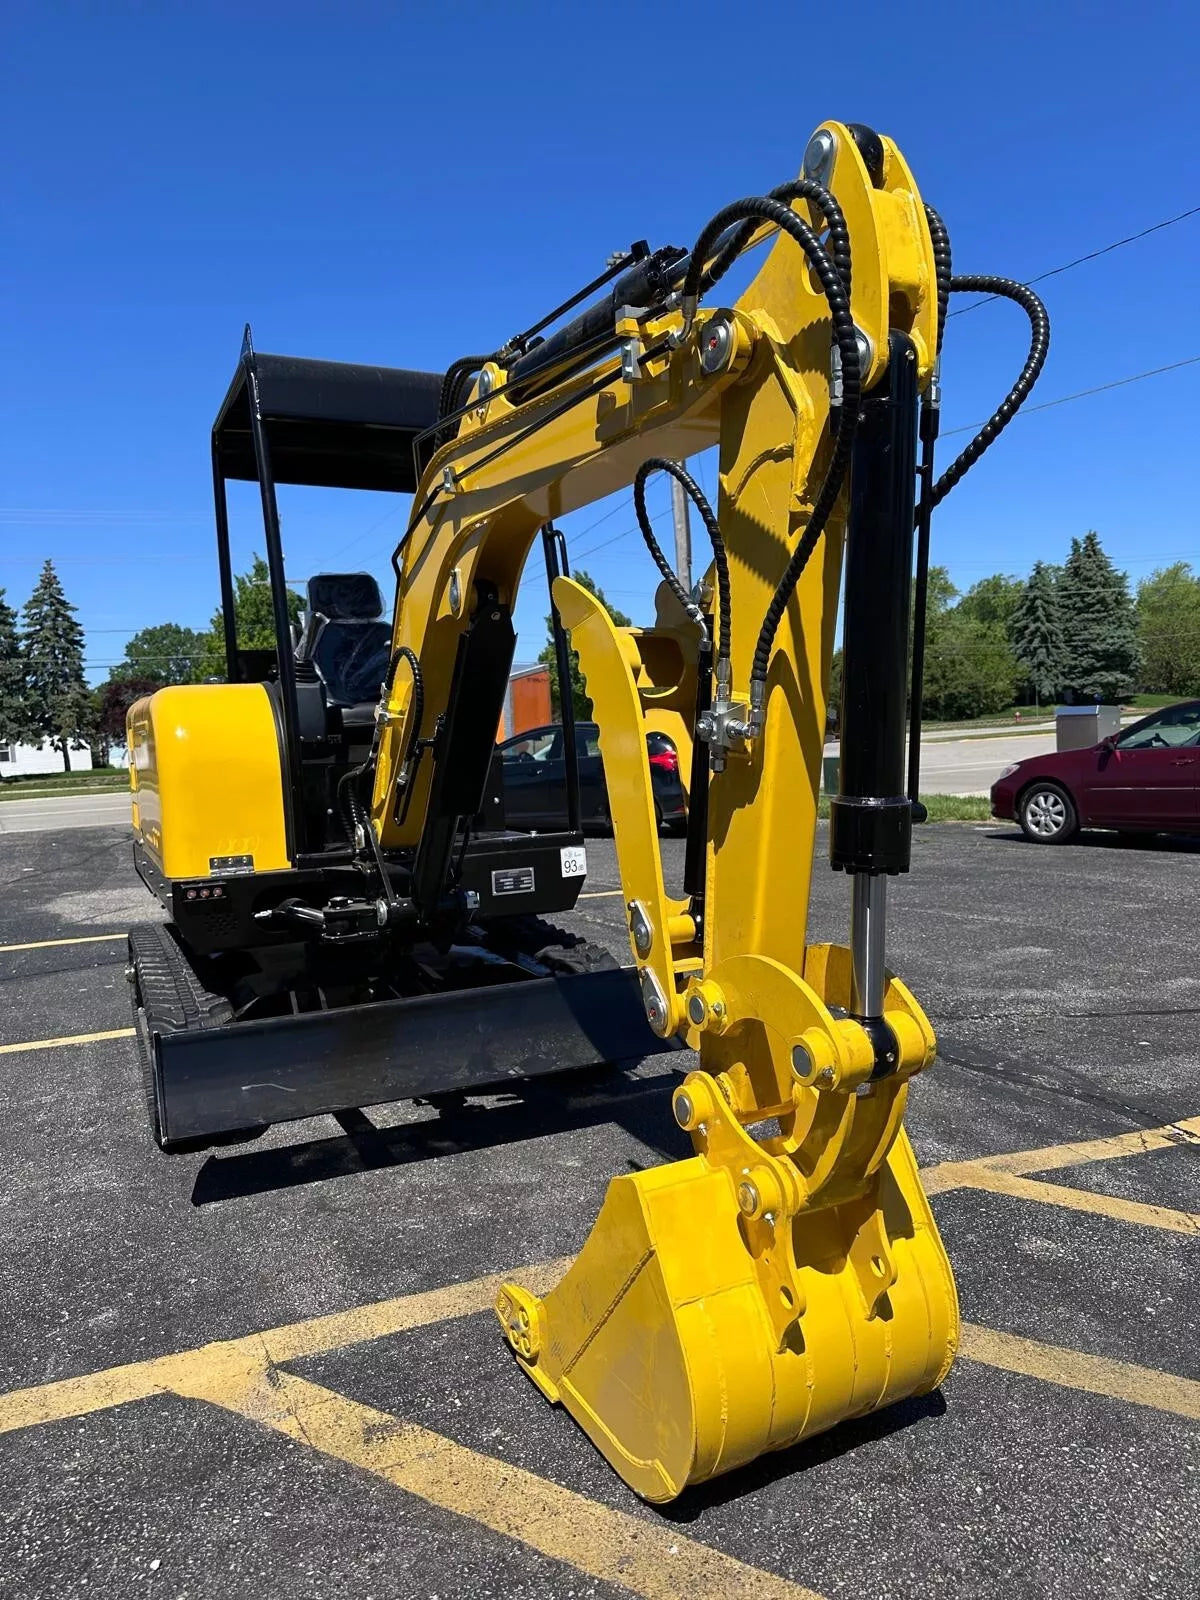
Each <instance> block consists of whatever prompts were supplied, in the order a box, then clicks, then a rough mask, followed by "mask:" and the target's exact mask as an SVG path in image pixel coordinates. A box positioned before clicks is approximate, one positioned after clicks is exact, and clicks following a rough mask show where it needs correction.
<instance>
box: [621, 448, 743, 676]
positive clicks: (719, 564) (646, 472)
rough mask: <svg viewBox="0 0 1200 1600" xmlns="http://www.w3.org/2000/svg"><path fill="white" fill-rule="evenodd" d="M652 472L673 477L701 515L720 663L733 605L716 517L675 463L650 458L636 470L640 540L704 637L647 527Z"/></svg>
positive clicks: (698, 616)
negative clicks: (712, 577)
mask: <svg viewBox="0 0 1200 1600" xmlns="http://www.w3.org/2000/svg"><path fill="white" fill-rule="evenodd" d="M652 472H665V473H667V474H668V475H669V476H670V477H672V478H674V479H675V481H676V483H678V484H681V485H682V487H683V491H684V493H685V494H686V495H687V496H688V498H689V499H690V500H691V502H692V504H693V505H694V506H695V507H696V510H697V511H698V512H699V513H700V517H701V520H702V521H703V523H704V527H705V531H706V532H707V534H708V537H709V539H710V541H711V543H712V550H713V564H714V565H715V567H716V569H717V604H718V615H719V628H718V633H717V640H718V643H717V659H718V660H719V661H728V660H729V650H730V638H731V634H732V630H733V603H732V600H731V598H730V590H729V558H728V556H727V555H726V552H725V540H724V539H723V538H722V537H721V529H720V527H719V526H718V524H717V518H716V514H715V513H714V511H713V508H712V507H711V506H710V505H709V503H708V501H707V499H706V498H705V496H704V493H703V491H702V490H701V488H700V485H699V484H698V483H697V482H696V480H695V478H693V477H692V475H691V473H690V472H689V471H688V470H687V468H686V467H683V466H681V465H680V464H679V462H678V461H670V460H668V459H667V457H666V456H649V457H647V459H646V460H645V461H643V462H642V464H641V466H640V467H639V468H638V474H637V477H636V478H635V479H634V480H633V508H634V510H635V511H636V513H637V519H638V527H639V528H640V529H641V530H642V538H643V539H644V540H645V541H646V548H647V549H648V550H649V551H650V554H651V556H652V557H653V559H654V564H655V566H656V567H657V568H658V570H659V571H660V572H661V573H662V575H663V577H664V578H665V579H666V581H667V583H668V584H669V585H670V588H671V592H672V594H674V596H675V598H676V599H677V600H678V601H679V603H680V605H681V606H682V607H683V609H684V610H685V611H686V612H687V614H688V616H689V617H691V619H692V621H693V622H694V623H696V625H697V626H698V627H699V628H700V629H701V630H702V631H704V632H705V634H707V628H706V627H705V622H704V614H703V612H702V611H701V610H700V607H699V606H698V605H697V604H696V602H695V601H694V600H693V599H692V597H691V595H690V594H688V592H687V590H686V589H685V588H684V587H683V584H682V583H681V582H680V580H679V579H678V578H677V577H676V575H675V573H674V572H673V571H672V570H671V565H670V563H669V562H668V560H667V558H666V556H664V555H663V553H662V548H661V546H660V545H659V542H658V540H657V539H656V538H655V536H654V529H653V528H652V527H651V525H650V515H649V513H648V512H647V510H646V480H647V478H649V476H650V474H651V473H652Z"/></svg>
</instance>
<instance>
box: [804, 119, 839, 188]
mask: <svg viewBox="0 0 1200 1600" xmlns="http://www.w3.org/2000/svg"><path fill="white" fill-rule="evenodd" d="M836 154H837V140H836V139H835V138H834V136H833V134H832V133H830V131H829V129H828V128H818V129H817V131H816V133H814V134H813V136H812V138H811V139H810V140H809V141H808V149H807V150H806V151H805V152H804V176H805V177H806V178H811V179H812V180H813V182H814V183H823V184H828V182H829V179H830V177H831V176H832V173H833V158H834V156H835V155H836Z"/></svg>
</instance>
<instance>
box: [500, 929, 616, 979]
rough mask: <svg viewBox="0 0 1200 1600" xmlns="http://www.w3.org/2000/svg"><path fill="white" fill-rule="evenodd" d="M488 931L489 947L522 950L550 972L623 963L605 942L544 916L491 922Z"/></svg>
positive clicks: (605, 968)
mask: <svg viewBox="0 0 1200 1600" xmlns="http://www.w3.org/2000/svg"><path fill="white" fill-rule="evenodd" d="M488 933H489V935H490V938H489V944H490V946H491V947H492V948H494V949H496V950H497V951H498V952H499V953H500V954H502V955H503V954H504V953H505V952H506V951H508V950H516V951H519V952H520V953H521V954H522V955H526V956H532V957H533V959H534V960H535V961H540V962H541V964H542V965H543V966H545V967H549V969H550V970H551V972H560V973H576V972H611V971H612V969H613V968H614V967H619V966H620V964H621V963H620V962H619V961H617V960H616V958H615V957H614V956H613V955H611V954H610V952H609V951H607V950H606V949H605V948H604V946H603V945H599V944H592V943H590V942H589V941H588V940H587V939H582V938H580V936H579V935H578V934H577V933H569V932H568V931H567V929H566V928H558V927H556V926H555V925H554V923H552V922H547V921H546V920H545V919H544V918H543V917H536V916H532V915H529V916H520V917H512V918H505V919H504V921H503V922H491V923H489V924H488Z"/></svg>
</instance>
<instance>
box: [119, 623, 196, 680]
mask: <svg viewBox="0 0 1200 1600" xmlns="http://www.w3.org/2000/svg"><path fill="white" fill-rule="evenodd" d="M222 637H224V636H223V635H222ZM205 642H206V636H205V635H204V634H203V633H199V632H197V630H196V629H195V628H183V627H180V625H179V623H177V622H160V623H159V624H158V626H157V627H154V628H142V629H141V631H140V632H138V633H135V634H134V636H133V638H132V639H130V641H129V643H128V644H127V645H126V646H125V659H124V660H123V661H122V662H121V664H120V666H119V667H118V668H117V669H116V670H115V671H114V673H113V674H112V676H113V680H114V681H116V680H118V679H126V678H129V679H132V678H153V679H154V680H155V682H156V683H158V684H160V685H162V684H167V683H194V682H195V680H196V677H197V675H198V674H199V670H200V663H201V660H202V658H203V655H204V649H205Z"/></svg>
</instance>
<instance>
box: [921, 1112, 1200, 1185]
mask: <svg viewBox="0 0 1200 1600" xmlns="http://www.w3.org/2000/svg"><path fill="white" fill-rule="evenodd" d="M1193 1143H1200V1117H1186V1118H1181V1119H1180V1120H1179V1121H1178V1122H1167V1123H1164V1124H1163V1125H1162V1127H1159V1128H1137V1129H1135V1130H1134V1132H1132V1133H1116V1134H1111V1135H1109V1136H1108V1137H1107V1138H1104V1139H1084V1140H1075V1141H1073V1142H1072V1143H1069V1144H1052V1145H1043V1146H1042V1147H1041V1148H1040V1149H1037V1150H1014V1151H1012V1152H1011V1153H1009V1154H1005V1155H997V1156H979V1157H977V1158H976V1159H975V1160H973V1161H939V1162H937V1163H936V1165H934V1166H932V1167H922V1169H921V1182H922V1184H923V1185H924V1188H925V1193H926V1194H944V1193H945V1192H946V1190H948V1189H962V1188H967V1187H971V1186H975V1187H986V1185H982V1184H980V1182H979V1177H978V1175H979V1174H980V1173H983V1174H991V1173H998V1172H1004V1173H1012V1174H1013V1175H1014V1176H1021V1177H1023V1176H1024V1175H1025V1174H1026V1173H1030V1172H1054V1171H1057V1170H1060V1169H1061V1168H1063V1167H1082V1166H1087V1165H1088V1164H1089V1163H1090V1162H1092V1161H1115V1160H1118V1159H1120V1157H1122V1156H1136V1155H1147V1154H1149V1153H1150V1152H1151V1151H1154V1150H1167V1149H1170V1148H1171V1146H1173V1145H1178V1144H1193Z"/></svg>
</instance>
